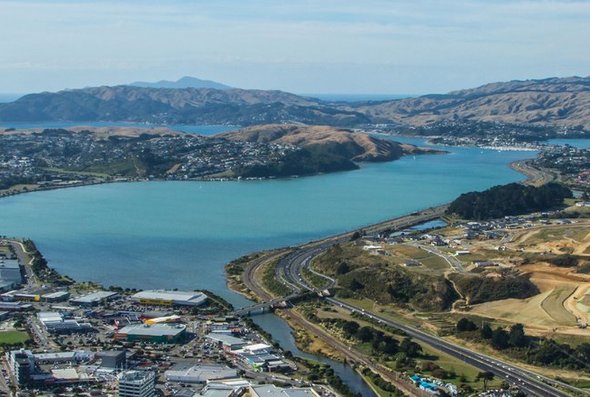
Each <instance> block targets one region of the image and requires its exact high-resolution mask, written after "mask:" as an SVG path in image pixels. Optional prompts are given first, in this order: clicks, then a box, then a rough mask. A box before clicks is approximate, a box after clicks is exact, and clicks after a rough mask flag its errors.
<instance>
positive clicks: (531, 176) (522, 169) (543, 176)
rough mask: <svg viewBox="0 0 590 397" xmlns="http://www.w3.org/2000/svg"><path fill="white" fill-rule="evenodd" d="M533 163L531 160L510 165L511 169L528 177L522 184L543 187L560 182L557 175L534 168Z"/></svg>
mask: <svg viewBox="0 0 590 397" xmlns="http://www.w3.org/2000/svg"><path fill="white" fill-rule="evenodd" d="M531 161H532V160H530V159H527V160H516V161H513V162H511V163H510V164H509V166H510V168H512V169H513V170H514V171H516V172H519V173H521V174H523V175H524V176H525V177H526V178H525V179H524V180H522V181H521V182H520V183H522V184H524V185H530V186H541V185H544V184H546V183H549V182H554V181H557V180H558V177H557V176H556V175H555V174H553V173H551V172H548V171H546V170H541V169H538V168H535V167H533V166H532V165H531Z"/></svg>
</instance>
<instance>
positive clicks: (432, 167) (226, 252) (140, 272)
mask: <svg viewBox="0 0 590 397" xmlns="http://www.w3.org/2000/svg"><path fill="white" fill-rule="evenodd" d="M396 139H397V138H396ZM447 149H448V150H450V151H451V153H450V154H447V155H424V156H416V157H412V156H409V157H405V158H403V159H401V160H399V161H395V162H390V163H382V164H366V165H363V167H362V168H361V169H360V170H357V171H350V172H341V173H335V174H330V175H321V176H315V177H307V178H294V179H284V180H271V181H252V182H249V181H248V182H246V181H242V182H139V183H119V184H104V185H96V186H87V187H81V188H72V189H62V190H53V191H46V192H37V193H30V194H25V195H19V196H13V197H9V198H4V199H2V200H0V215H1V216H0V234H7V235H13V236H26V237H30V238H32V239H34V240H35V241H36V242H37V244H38V246H39V248H40V249H41V251H42V252H43V253H44V255H45V256H46V257H47V259H48V260H49V263H50V265H51V266H54V267H55V268H56V269H57V270H59V271H61V272H64V273H66V274H69V275H71V276H73V277H74V278H75V279H78V280H94V281H99V282H102V283H104V284H105V285H107V286H108V285H121V286H125V287H127V286H128V287H139V288H188V289H198V288H206V289H210V290H212V291H214V292H216V293H218V294H220V295H222V296H224V297H225V298H227V299H228V300H230V301H232V303H234V304H241V303H243V299H241V298H240V297H237V296H236V295H235V294H233V293H231V292H229V291H228V289H227V288H226V286H225V278H224V273H223V265H224V264H225V263H227V262H228V261H230V260H232V259H235V258H237V257H239V256H241V255H244V254H247V253H249V252H252V251H257V250H261V249H269V248H276V247H280V246H284V245H291V244H297V243H301V242H304V241H308V240H311V239H316V238H319V237H322V236H326V235H329V234H332V233H336V232H341V231H344V230H349V229H353V228H356V227H360V226H363V225H367V224H370V223H374V222H377V221H380V220H383V219H387V218H390V217H394V216H398V215H402V214H405V213H408V212H412V211H415V210H418V209H421V208H425V207H429V206H433V205H438V204H442V203H445V202H448V201H450V200H452V199H453V198H455V197H456V196H457V195H459V194H460V193H463V192H466V191H470V190H477V189H484V188H487V187H490V186H493V185H497V184H502V183H507V182H510V181H516V180H519V179H522V176H521V175H520V174H518V173H516V172H514V171H512V170H511V169H510V168H509V167H508V166H507V164H508V163H509V162H511V161H513V160H516V159H522V158H525V157H530V156H532V155H534V154H532V153H530V152H494V151H486V150H483V151H482V150H479V149H471V148H447Z"/></svg>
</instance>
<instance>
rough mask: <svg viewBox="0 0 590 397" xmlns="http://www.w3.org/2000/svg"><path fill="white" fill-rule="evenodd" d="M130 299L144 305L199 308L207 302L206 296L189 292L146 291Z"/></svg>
mask: <svg viewBox="0 0 590 397" xmlns="http://www.w3.org/2000/svg"><path fill="white" fill-rule="evenodd" d="M131 299H132V300H133V301H135V302H139V303H141V304H144V305H164V306H172V305H178V306H200V305H202V304H204V303H205V302H206V301H207V295H205V294H204V293H202V292H191V291H172V290H146V291H141V292H138V293H137V294H135V295H133V296H132V297H131Z"/></svg>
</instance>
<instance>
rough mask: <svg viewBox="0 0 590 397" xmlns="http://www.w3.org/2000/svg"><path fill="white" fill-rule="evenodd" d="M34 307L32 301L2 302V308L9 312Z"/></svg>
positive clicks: (0, 307)
mask: <svg viewBox="0 0 590 397" xmlns="http://www.w3.org/2000/svg"><path fill="white" fill-rule="evenodd" d="M32 308H33V305H31V304H30V303H23V302H0V310H3V311H8V312H20V311H25V310H30V309H32Z"/></svg>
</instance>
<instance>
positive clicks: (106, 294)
mask: <svg viewBox="0 0 590 397" xmlns="http://www.w3.org/2000/svg"><path fill="white" fill-rule="evenodd" d="M115 296H117V293H116V292H111V291H95V292H92V293H90V294H88V295H84V296H79V297H77V298H74V299H70V302H71V303H73V304H75V305H79V306H86V307H90V306H96V305H98V304H99V303H101V302H103V301H106V300H109V299H112V298H114V297H115Z"/></svg>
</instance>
